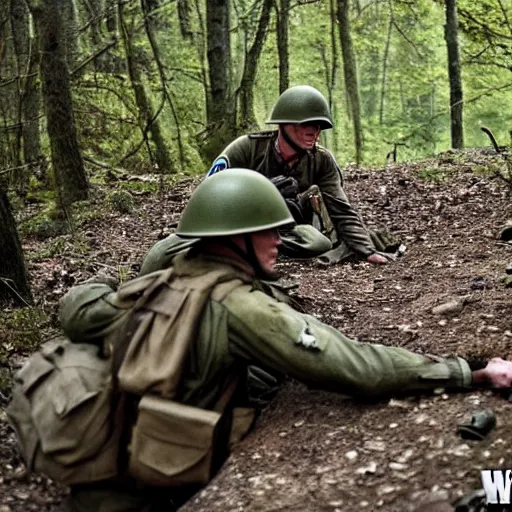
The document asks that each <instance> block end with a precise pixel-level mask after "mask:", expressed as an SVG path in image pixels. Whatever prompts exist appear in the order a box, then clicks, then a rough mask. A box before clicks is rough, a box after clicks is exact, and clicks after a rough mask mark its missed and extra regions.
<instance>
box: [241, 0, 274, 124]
mask: <svg viewBox="0 0 512 512" xmlns="http://www.w3.org/2000/svg"><path fill="white" fill-rule="evenodd" d="M273 1H274V0H263V6H262V9H261V16H260V19H259V22H258V28H257V30H256V35H255V36H254V42H253V44H252V46H251V48H250V49H249V51H248V52H247V55H246V57H245V62H244V71H243V74H242V80H241V83H240V89H239V92H240V117H241V128H242V129H244V130H247V129H248V128H251V127H254V126H257V122H256V115H255V114H254V82H255V81H256V72H257V70H258V61H259V58H260V55H261V50H262V48H263V45H264V44H265V39H266V38H267V30H268V25H269V23H270V10H271V8H272V3H273Z"/></svg>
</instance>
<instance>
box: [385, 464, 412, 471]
mask: <svg viewBox="0 0 512 512" xmlns="http://www.w3.org/2000/svg"><path fill="white" fill-rule="evenodd" d="M408 467H409V466H408V465H407V464H401V463H400V462H390V463H389V468H390V469H392V470H393V471H403V470H404V469H407V468H408Z"/></svg>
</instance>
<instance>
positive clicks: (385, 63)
mask: <svg viewBox="0 0 512 512" xmlns="http://www.w3.org/2000/svg"><path fill="white" fill-rule="evenodd" d="M392 28H393V6H392V4H391V1H390V2H389V23H388V33H387V36H386V45H385V47H384V58H383V62H382V80H381V83H380V107H379V124H380V125H382V123H383V122H384V100H385V98H386V79H387V75H388V58H389V47H390V44H391V30H392Z"/></svg>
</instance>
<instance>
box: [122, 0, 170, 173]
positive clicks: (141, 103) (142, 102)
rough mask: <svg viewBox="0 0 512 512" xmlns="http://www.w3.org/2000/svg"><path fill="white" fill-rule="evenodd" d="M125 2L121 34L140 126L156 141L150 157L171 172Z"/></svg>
mask: <svg viewBox="0 0 512 512" xmlns="http://www.w3.org/2000/svg"><path fill="white" fill-rule="evenodd" d="M123 7H124V3H123V0H121V1H120V2H119V4H118V12H119V24H120V26H121V34H122V39H123V45H124V50H125V57H126V64H127V67H128V75H129V77H130V82H131V86H132V89H133V93H134V96H135V102H136V104H137V108H138V111H139V126H140V129H141V131H142V134H143V136H144V138H145V140H147V133H148V132H149V133H150V134H151V140H152V142H153V143H154V146H155V151H154V157H153V151H152V149H151V145H150V144H149V141H148V143H147V147H148V152H149V157H150V159H151V160H152V161H153V160H154V163H155V164H156V165H157V166H158V169H160V170H161V171H162V172H169V171H170V170H171V169H172V162H171V158H170V156H169V152H168V150H167V145H166V143H165V140H164V138H163V135H162V132H161V130H160V123H159V121H158V119H157V116H155V114H154V113H153V107H152V105H151V101H150V99H149V97H148V95H147V93H146V89H145V87H144V84H143V82H142V73H141V71H140V68H139V66H138V64H137V62H135V59H134V52H133V47H132V34H131V33H130V31H129V30H128V27H127V26H126V23H125V20H124V13H123Z"/></svg>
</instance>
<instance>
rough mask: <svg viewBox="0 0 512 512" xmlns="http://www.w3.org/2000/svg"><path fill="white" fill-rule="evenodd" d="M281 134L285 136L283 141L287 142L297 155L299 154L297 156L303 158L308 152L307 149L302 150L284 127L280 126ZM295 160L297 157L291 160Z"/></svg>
mask: <svg viewBox="0 0 512 512" xmlns="http://www.w3.org/2000/svg"><path fill="white" fill-rule="evenodd" d="M279 132H280V133H281V134H282V136H283V139H284V140H285V142H286V144H288V146H290V147H291V148H292V149H293V150H294V151H295V152H296V153H297V156H302V155H303V154H304V153H306V152H307V150H306V149H304V148H301V147H300V146H299V145H298V144H297V143H296V142H295V141H294V140H293V139H292V138H291V137H290V135H289V134H288V132H287V131H286V129H285V127H284V125H280V126H279ZM293 158H295V155H293V157H292V158H290V159H289V160H292V159H293Z"/></svg>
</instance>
